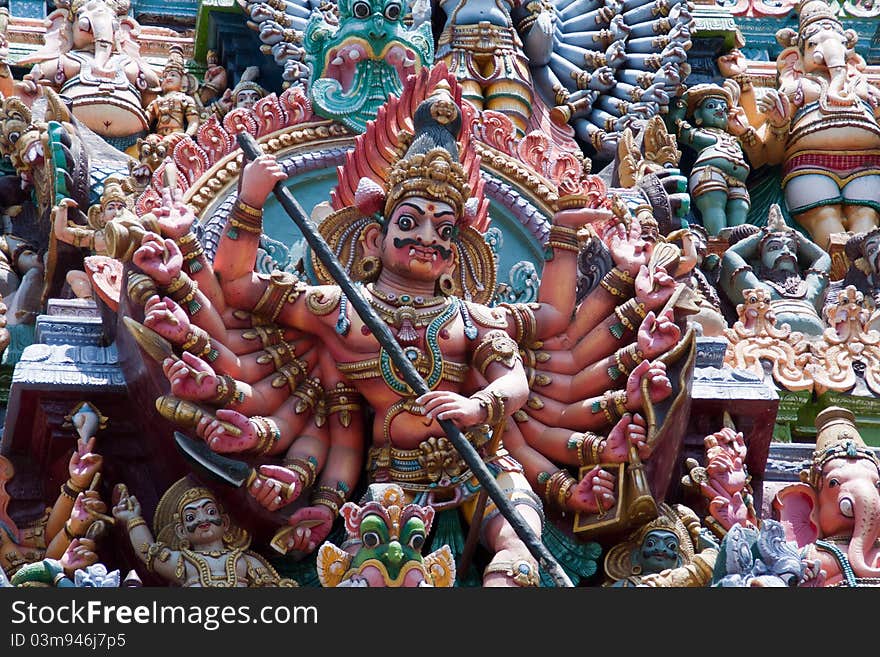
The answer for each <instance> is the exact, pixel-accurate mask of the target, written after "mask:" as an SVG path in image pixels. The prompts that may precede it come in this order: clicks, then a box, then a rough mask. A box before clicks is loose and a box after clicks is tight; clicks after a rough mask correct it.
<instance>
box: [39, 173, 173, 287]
mask: <svg viewBox="0 0 880 657" xmlns="http://www.w3.org/2000/svg"><path fill="white" fill-rule="evenodd" d="M132 191H133V188H132V187H131V183H130V181H129V180H128V179H122V178H117V177H115V176H110V177H108V178H106V179H105V180H104V189H103V191H102V192H101V199H100V201H99V202H98V203H96V204H95V205H93V206H91V207H90V208H89V211H88V224H87V225H85V226H84V225H82V224H80V223H77V222H74V221H72V220H71V219H70V218H69V217H68V213H69V212H70V211H71V209H75V208H76V207H77V206H76V201H74V200H73V199H70V198H64V199H61V201H60V202H59V203H58V205H56V206H55V208H54V209H53V211H52V216H53V218H52V226H53V234H54V236H55V238H56V239H59V240H61V241H62V242H66V243H68V244H71V245H73V246H75V247H78V248H84V249H87V250H88V251H89V252H90V253H92V254H98V255H103V256H109V257H111V258H117V259H119V260H121V261H127V260H129V259H131V255H132V253H133V252H134V250H135V248H136V247H137V246H139V245H140V240H141V238H142V237H143V236H144V234H145V233H146V231H148V230H152V231H158V230H159V224H158V223H156V221H155V219H154V218H153V217H152V216H151V215H145V216H144V217H138V216H137V215H136V214H135V213H134V212H132V211H131V208H130V207H129V202H130V200H129V199H130V198H131V193H132ZM67 283H68V285H70V288H71V289H72V290H73V292H74V294H76V296H78V297H81V298H88V297H91V296H92V288H91V284H90V283H89V279H88V277H87V276H86V274H85V272H83V271H81V270H78V269H71V270H69V271H68V272H67Z"/></svg>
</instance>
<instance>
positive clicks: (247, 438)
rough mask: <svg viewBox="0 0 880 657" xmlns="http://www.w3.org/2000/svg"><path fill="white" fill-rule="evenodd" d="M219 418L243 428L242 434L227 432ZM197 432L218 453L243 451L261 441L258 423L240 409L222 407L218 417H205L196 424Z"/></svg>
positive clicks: (252, 447)
mask: <svg viewBox="0 0 880 657" xmlns="http://www.w3.org/2000/svg"><path fill="white" fill-rule="evenodd" d="M218 420H222V421H223V422H228V423H229V424H231V425H233V426H235V427H238V428H239V429H241V435H240V436H233V435H231V434H228V433H226V430H225V429H224V428H223V425H222V424H220V422H219V421H218ZM196 433H197V434H198V435H199V436H201V437H202V438H204V439H205V442H206V443H208V446H209V447H210V448H211V449H212V450H213V451H215V452H217V453H218V454H228V453H241V452H247V451H248V450H251V449H254V448H255V447H256V446H257V444H258V443H259V442H260V440H259V435H258V434H257V427H256V425H255V424H254V423H253V422H251V421H250V419H248V417H247V416H246V415H242V414H241V413H239V412H238V411H233V410H230V409H228V408H221V409H220V410H218V411H217V419H214V418H211V417H203V418H202V419H201V420H199V423H198V425H196Z"/></svg>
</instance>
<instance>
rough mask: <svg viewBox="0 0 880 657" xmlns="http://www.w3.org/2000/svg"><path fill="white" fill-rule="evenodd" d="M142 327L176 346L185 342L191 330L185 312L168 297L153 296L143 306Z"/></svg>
mask: <svg viewBox="0 0 880 657" xmlns="http://www.w3.org/2000/svg"><path fill="white" fill-rule="evenodd" d="M144 326H147V327H148V328H151V329H153V330H154V331H155V332H156V333H158V334H159V335H161V336H162V337H163V338H165V339H166V340H169V341H171V342H173V343H174V344H176V345H181V344H183V343H184V342H186V336H187V335H188V334H189V330H190V328H191V325H190V322H189V316H188V315H187V314H186V311H185V310H184V309H183V308H181V307H180V306H179V305H177V303H176V302H175V301H174V300H173V299H170V298H169V297H164V298H160V297H159V295H158V294H154V295H153V296H151V297H150V298H149V299H147V303H146V304H145V305H144Z"/></svg>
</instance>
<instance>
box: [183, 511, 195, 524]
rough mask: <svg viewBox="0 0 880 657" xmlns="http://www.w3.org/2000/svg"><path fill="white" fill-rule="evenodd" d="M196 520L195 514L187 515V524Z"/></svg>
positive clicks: (185, 518)
mask: <svg viewBox="0 0 880 657" xmlns="http://www.w3.org/2000/svg"><path fill="white" fill-rule="evenodd" d="M195 519H196V516H195V514H194V513H187V514H186V516H184V520H186V521H187V522H192V521H193V520H195Z"/></svg>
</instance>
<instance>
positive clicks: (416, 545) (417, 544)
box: [409, 534, 425, 550]
mask: <svg viewBox="0 0 880 657" xmlns="http://www.w3.org/2000/svg"><path fill="white" fill-rule="evenodd" d="M424 544H425V535H424V534H413V535H412V538H410V539H409V545H410V547H411V548H412V549H414V550H421V549H422V546H423V545H424Z"/></svg>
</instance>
